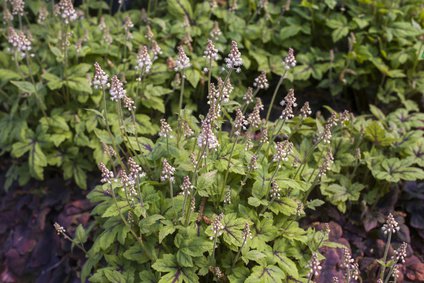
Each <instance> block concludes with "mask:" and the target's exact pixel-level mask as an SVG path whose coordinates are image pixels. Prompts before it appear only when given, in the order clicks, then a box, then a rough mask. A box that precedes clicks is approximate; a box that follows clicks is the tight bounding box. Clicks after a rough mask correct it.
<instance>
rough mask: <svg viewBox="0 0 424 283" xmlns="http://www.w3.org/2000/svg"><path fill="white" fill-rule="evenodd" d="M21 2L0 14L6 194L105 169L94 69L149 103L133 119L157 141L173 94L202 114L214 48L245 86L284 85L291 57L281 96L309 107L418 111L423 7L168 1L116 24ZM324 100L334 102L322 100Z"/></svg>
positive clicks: (91, 10)
mask: <svg viewBox="0 0 424 283" xmlns="http://www.w3.org/2000/svg"><path fill="white" fill-rule="evenodd" d="M18 2H19V1H18ZM18 2H16V3H15V2H11V3H8V2H6V1H5V2H4V4H3V7H4V9H3V26H2V34H3V38H4V39H5V40H4V41H3V44H2V47H3V50H2V53H1V58H2V60H1V65H0V73H1V81H2V90H3V92H2V98H1V100H2V109H3V110H2V114H1V120H0V121H1V124H2V128H3V129H4V133H5V134H4V135H3V136H2V138H1V141H0V144H1V146H2V149H3V151H2V152H3V154H10V155H11V156H12V157H15V158H19V159H18V160H19V161H18V162H16V163H14V164H13V165H12V166H11V167H10V169H9V173H8V182H7V184H6V187H9V186H10V184H11V182H12V181H14V180H18V179H19V182H20V184H24V183H26V182H28V180H29V178H31V177H32V178H36V179H43V177H44V174H45V173H44V170H45V169H46V168H47V169H48V173H47V174H51V173H53V174H54V172H55V170H56V169H55V168H58V169H59V170H60V171H61V172H62V173H63V175H64V178H65V179H73V180H74V181H75V182H76V183H77V185H78V186H79V187H81V188H86V186H87V182H86V176H87V173H89V172H92V171H93V170H94V169H95V166H94V165H93V164H95V163H98V162H99V161H100V160H102V158H104V155H103V154H102V146H101V137H102V136H104V133H101V132H98V131H96V125H97V123H98V119H97V118H98V117H97V116H98V115H97V113H96V112H93V111H89V110H86V109H97V108H98V107H99V106H100V105H99V103H100V100H101V97H102V95H101V93H98V92H93V91H92V89H91V87H90V85H89V82H90V80H89V79H87V78H86V74H87V72H88V70H89V69H90V68H91V66H92V64H93V63H94V62H96V61H98V62H99V63H101V64H102V65H103V66H104V68H106V69H110V70H113V71H114V72H116V73H119V74H120V75H121V79H123V80H128V81H129V82H130V84H129V85H127V91H128V95H129V96H130V97H131V96H135V95H136V93H142V94H143V96H142V97H141V98H140V101H136V103H137V105H138V107H139V108H140V107H142V108H143V111H141V112H140V113H143V114H148V115H141V114H139V115H138V116H137V117H135V118H136V120H137V122H138V123H139V124H140V125H142V126H143V127H141V129H143V130H145V131H147V132H146V134H150V135H154V134H155V133H156V132H157V130H158V128H157V127H156V128H155V127H154V126H152V124H151V122H152V121H151V118H152V117H153V120H157V119H159V117H160V115H157V114H155V113H156V111H160V112H162V113H164V112H165V106H166V105H167V106H168V107H177V105H178V101H177V100H178V99H174V98H173V97H174V96H172V95H171V93H172V90H175V89H176V90H178V89H179V88H180V85H185V88H184V93H185V95H184V98H183V99H185V100H187V99H188V101H187V103H189V102H191V103H193V102H194V105H195V106H196V107H203V108H204V106H202V105H204V104H205V103H206V99H205V97H206V95H207V90H206V89H207V88H206V84H205V82H206V81H207V80H208V78H207V73H205V72H204V70H203V68H204V67H205V62H204V59H203V57H202V53H201V50H202V46H204V45H205V44H206V43H207V40H208V39H209V37H211V38H213V39H214V42H215V44H216V46H217V48H218V49H219V50H222V51H223V50H225V48H226V45H227V43H228V41H229V39H234V40H237V42H238V43H239V45H240V47H241V48H243V51H244V52H243V55H242V56H243V60H244V63H245V64H244V66H245V72H243V74H242V75H241V76H239V77H238V82H242V83H243V84H244V85H248V83H249V81H251V80H252V79H254V78H255V77H256V76H257V73H258V72H259V71H264V72H266V73H268V74H269V76H270V75H271V74H272V78H274V79H275V78H276V77H277V79H276V80H278V77H279V76H281V75H282V74H283V73H284V68H282V67H281V65H280V64H279V63H278V61H279V58H280V57H282V56H285V55H286V54H285V51H286V50H287V49H288V48H289V47H293V48H295V49H296V50H297V51H298V52H299V56H298V65H297V66H296V67H295V69H294V71H293V72H292V73H291V74H288V77H287V79H288V80H286V81H285V82H284V84H285V86H286V88H290V87H291V86H290V85H289V84H291V82H290V81H293V85H292V86H294V87H295V88H296V89H297V92H299V93H302V94H303V93H304V94H307V95H312V96H313V97H315V99H314V100H317V99H325V101H326V102H327V103H328V104H333V106H336V105H338V104H340V103H342V104H346V103H347V104H348V105H349V104H350V107H349V108H351V109H354V110H355V109H356V110H364V109H368V103H373V104H377V106H378V105H380V106H381V105H383V103H393V102H398V101H399V100H400V101H401V102H402V103H403V104H404V105H405V107H406V108H407V109H414V110H417V108H416V107H415V106H414V105H415V104H414V102H412V101H411V99H413V100H415V101H418V100H419V99H420V97H421V96H422V91H421V90H422V89H423V87H422V86H423V83H422V81H423V72H422V64H419V63H418V62H419V60H420V59H421V57H422V54H423V48H422V41H420V40H419V38H420V36H422V28H421V26H420V24H422V21H423V19H422V10H419V9H415V7H418V8H420V7H421V6H419V5H418V4H417V1H402V8H400V6H399V5H400V2H396V1H394V2H392V1H374V2H367V1H364V2H359V3H357V2H356V1H344V2H343V3H337V2H336V1H324V2H322V3H321V2H319V3H314V2H309V1H301V2H298V1H287V2H285V3H280V4H279V3H273V2H269V3H268V2H267V1H259V2H258V3H253V2H252V3H251V2H245V1H237V2H234V3H233V2H231V1H230V2H228V3H226V2H220V3H215V2H214V1H211V2H210V3H207V2H204V1H200V2H198V3H191V4H192V5H190V4H189V2H187V1H168V2H166V1H165V2H163V1H161V2H159V3H157V5H154V4H151V5H149V9H147V12H146V11H144V12H141V14H140V13H139V11H136V10H129V11H128V12H123V11H124V10H125V8H126V6H125V5H123V6H121V7H120V11H121V13H118V14H117V15H114V16H113V17H111V16H109V13H108V10H109V7H108V6H107V5H106V4H105V3H103V2H93V1H89V2H87V3H84V4H83V5H81V6H80V7H78V8H76V9H69V11H68V10H67V6H66V5H65V6H63V5H62V8H60V6H55V7H56V8H57V9H56V10H55V9H53V8H54V7H53V6H52V5H47V4H46V3H43V2H40V1H29V2H28V3H26V5H24V4H22V3H23V2H22V3H21V2H19V3H18ZM152 3H153V2H152ZM228 8H231V9H228ZM65 12H69V13H70V14H63V13H65ZM61 13H62V14H63V15H65V16H61ZM300 23H301V24H300ZM316 30H320V37H317V36H316V32H315V31H316ZM45 35H47V36H45ZM271 35H276V36H271ZM376 42H378V43H379V44H375V43H376ZM179 45H182V46H185V48H186V49H187V52H189V53H190V58H191V62H192V65H193V68H190V69H189V70H187V72H186V73H185V80H186V81H187V82H188V83H187V84H180V83H179V81H180V80H181V77H180V74H179V73H177V74H175V73H172V72H169V71H168V70H169V69H171V70H172V69H173V58H175V55H176V51H177V46H179ZM104 46H106V48H104ZM142 46H146V47H147V48H148V52H149V53H150V56H151V57H152V61H155V64H154V66H153V69H152V70H144V72H146V73H147V72H148V71H150V73H151V75H150V76H148V77H146V78H145V79H144V80H142V82H140V83H139V82H137V81H135V80H134V78H136V77H140V75H141V76H142V73H141V70H136V69H135V67H136V66H137V64H138V63H137V53H138V51H140V52H142V51H143V50H139V49H140V47H142ZM141 49H143V48H141ZM206 65H207V64H206ZM294 74H296V75H294ZM273 81H274V80H273ZM375 82H378V83H375ZM243 91H244V90H240V92H239V95H241V93H242V92H243ZM326 91H329V92H330V93H332V96H326V97H325V98H324V97H323V96H322V94H323V93H325V92H326ZM10 93H13V94H14V95H8V94H10ZM334 95H335V96H334ZM270 96H271V94H269V95H268V96H265V99H264V104H265V105H268V104H269V102H270V100H269V99H267V97H270ZM332 97H333V98H332ZM337 101H340V103H337ZM311 103H313V105H312V106H313V108H319V107H321V104H317V105H315V104H316V103H315V102H314V101H311ZM394 105H396V104H394ZM386 107H387V109H391V108H392V107H391V106H390V104H389V106H386ZM203 110H204V109H203ZM274 112H275V111H274ZM114 121H115V119H114ZM154 124H155V123H153V125H154ZM77 153H78V154H77Z"/></svg>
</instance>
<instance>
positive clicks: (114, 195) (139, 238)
mask: <svg viewBox="0 0 424 283" xmlns="http://www.w3.org/2000/svg"><path fill="white" fill-rule="evenodd" d="M110 191H111V192H112V197H113V201H114V202H115V205H116V208H117V209H118V213H119V216H120V217H121V220H122V222H124V224H125V226H127V227H128V228H129V229H130V233H131V234H132V235H133V237H134V238H135V239H136V240H137V241H138V243H139V244H140V246H141V247H142V248H143V250H144V251H145V252H146V255H147V257H148V258H150V259H151V260H153V261H155V260H156V257H155V256H153V255H152V254H150V252H149V250H148V249H146V247H145V245H144V242H143V240H142V239H141V237H139V236H137V234H136V233H135V232H134V230H133V229H132V227H131V225H130V224H129V223H128V221H127V220H126V219H125V217H124V215H123V214H122V211H121V207H119V204H118V200H117V198H116V194H115V191H114V190H113V188H112V184H110Z"/></svg>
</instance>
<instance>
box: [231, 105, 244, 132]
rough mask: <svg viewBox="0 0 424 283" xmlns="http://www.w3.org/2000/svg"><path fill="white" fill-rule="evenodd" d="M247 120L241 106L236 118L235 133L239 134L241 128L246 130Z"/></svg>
mask: <svg viewBox="0 0 424 283" xmlns="http://www.w3.org/2000/svg"><path fill="white" fill-rule="evenodd" d="M246 125H247V121H246V119H245V118H244V115H243V112H242V111H241V110H240V108H237V110H236V118H235V119H234V135H236V136H239V135H240V133H241V130H246Z"/></svg>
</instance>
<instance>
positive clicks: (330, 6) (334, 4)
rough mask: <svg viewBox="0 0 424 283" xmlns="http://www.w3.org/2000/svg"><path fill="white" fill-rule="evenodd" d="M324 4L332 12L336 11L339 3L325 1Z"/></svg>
mask: <svg viewBox="0 0 424 283" xmlns="http://www.w3.org/2000/svg"><path fill="white" fill-rule="evenodd" d="M324 3H325V5H327V7H328V8H330V9H331V10H332V9H334V7H336V5H337V1H336V0H324Z"/></svg>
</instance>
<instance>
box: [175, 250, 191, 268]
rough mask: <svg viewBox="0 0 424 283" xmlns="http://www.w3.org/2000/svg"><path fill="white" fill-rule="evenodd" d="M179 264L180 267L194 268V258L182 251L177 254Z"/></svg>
mask: <svg viewBox="0 0 424 283" xmlns="http://www.w3.org/2000/svg"><path fill="white" fill-rule="evenodd" d="M177 262H178V264H179V265H180V266H184V267H193V266H194V265H193V259H192V257H191V256H190V255H188V254H186V253H185V252H183V251H181V250H179V251H178V252H177Z"/></svg>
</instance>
